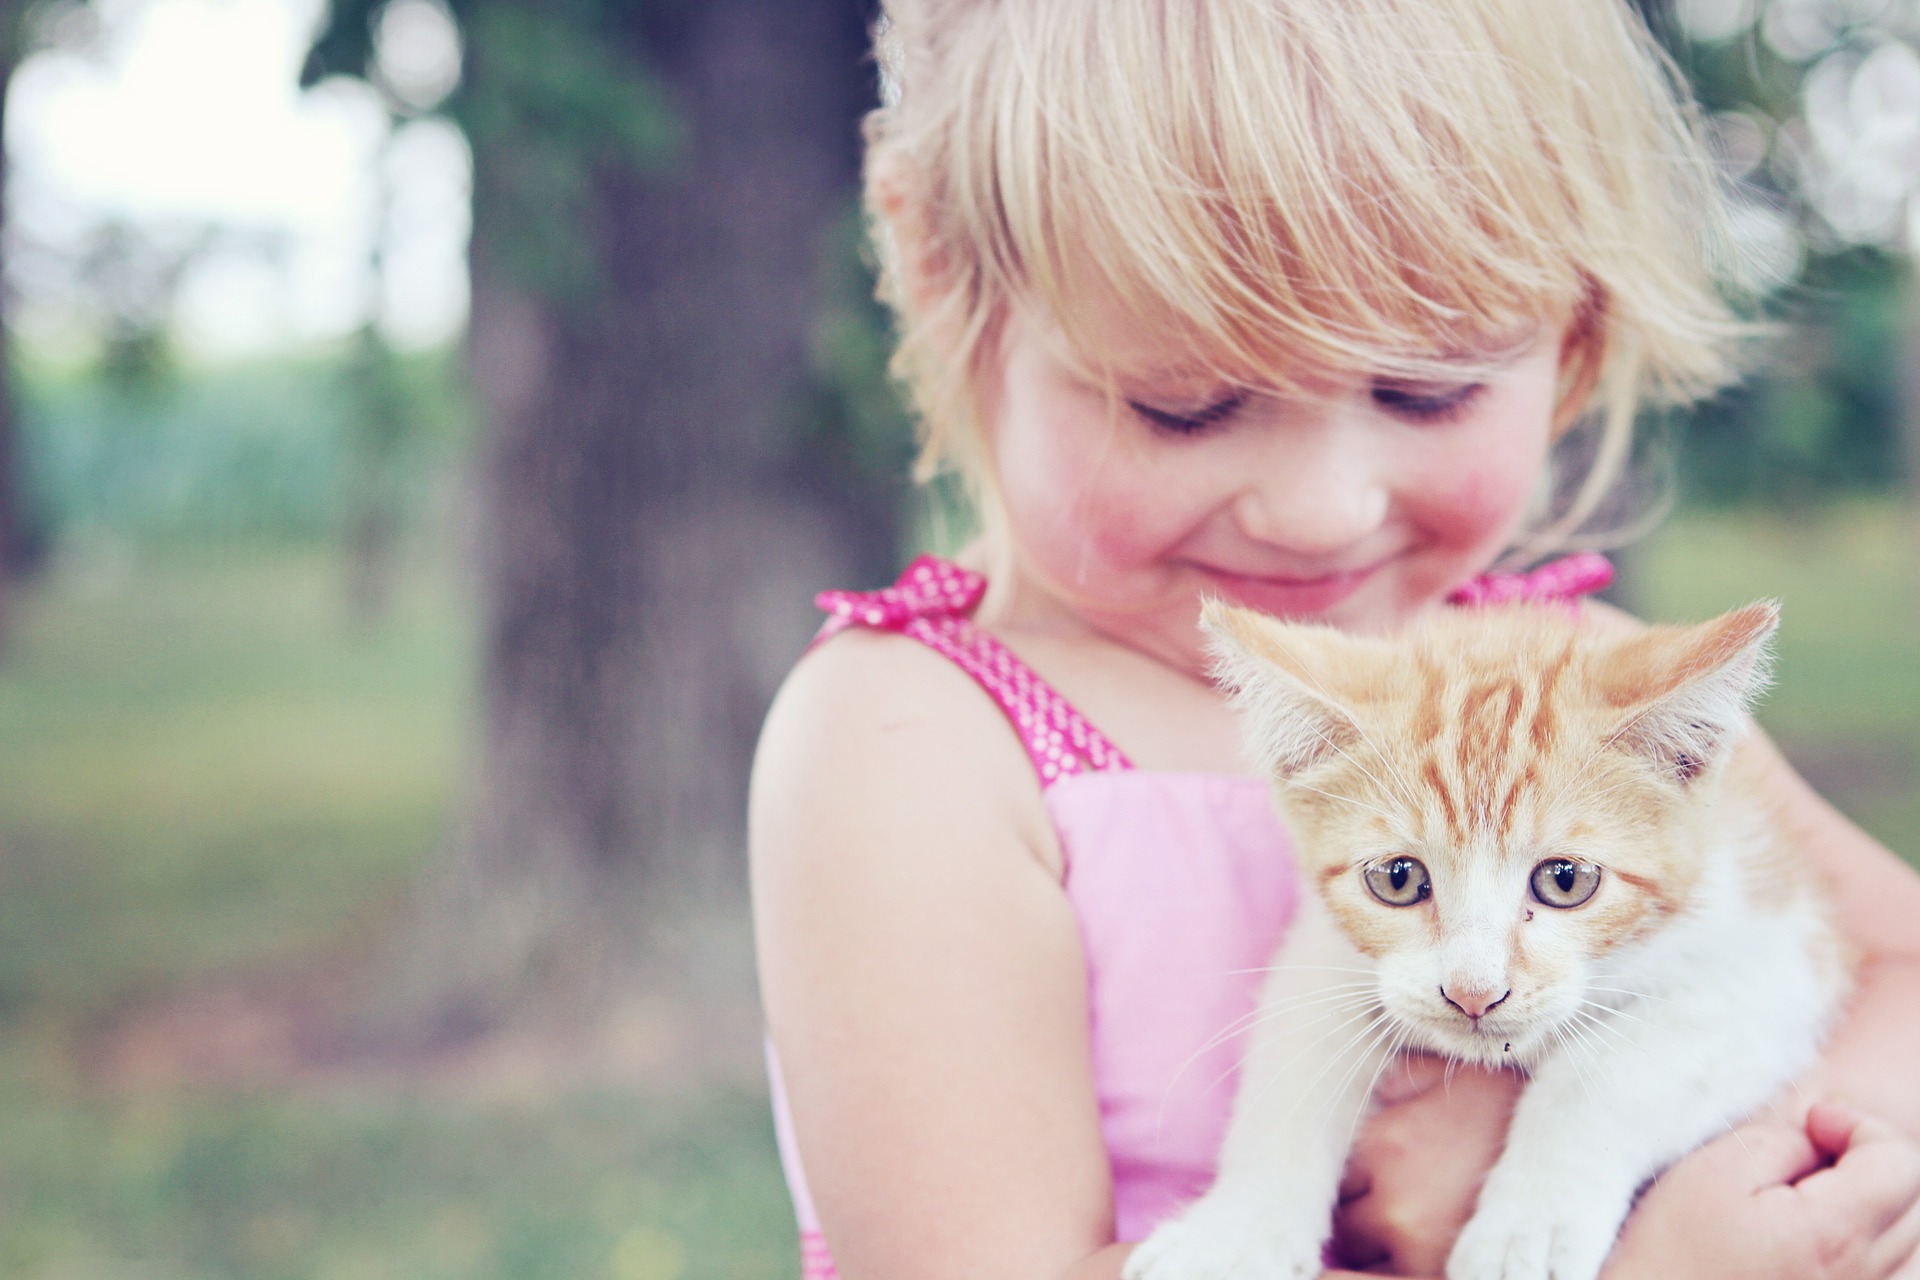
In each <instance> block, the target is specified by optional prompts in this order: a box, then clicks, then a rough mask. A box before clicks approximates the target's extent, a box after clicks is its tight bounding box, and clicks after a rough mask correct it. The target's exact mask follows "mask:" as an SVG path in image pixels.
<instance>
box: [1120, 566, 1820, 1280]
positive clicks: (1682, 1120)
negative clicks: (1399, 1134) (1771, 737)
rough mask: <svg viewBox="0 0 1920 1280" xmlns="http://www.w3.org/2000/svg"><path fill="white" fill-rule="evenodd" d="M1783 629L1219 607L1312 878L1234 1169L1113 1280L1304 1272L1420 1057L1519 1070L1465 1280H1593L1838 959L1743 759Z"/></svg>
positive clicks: (1786, 1054) (1251, 1068) (1804, 1048)
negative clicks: (1398, 625) (1377, 1125)
mask: <svg viewBox="0 0 1920 1280" xmlns="http://www.w3.org/2000/svg"><path fill="white" fill-rule="evenodd" d="M1777 621H1778V609H1777V608H1776V606H1774V605H1772V604H1770V603H1761V604H1754V605H1749V606H1748V607H1746V608H1744V609H1739V610H1736V611H1734V612H1732V613H1729V614H1726V615H1725V616H1723V617H1720V618H1716V619H1714V620H1712V621H1710V622H1705V623H1701V624H1699V625H1697V626H1688V627H1654V628H1651V629H1648V630H1646V631H1644V632H1640V633H1638V634H1633V635H1624V636H1622V635H1603V634H1600V633H1598V632H1597V631H1596V630H1595V629H1594V628H1588V627H1581V626H1578V625H1576V621H1575V619H1574V617H1573V615H1572V613H1571V612H1570V611H1569V610H1566V609H1563V608H1541V607H1529V606H1510V607H1504V608H1494V609H1486V610H1447V611H1444V612H1440V613H1436V614H1434V615H1433V616H1432V617H1431V618H1430V619H1428V620H1426V621H1424V622H1422V623H1420V624H1418V625H1417V626H1416V627H1415V628H1414V629H1413V630H1412V631H1411V632H1410V633H1409V634H1407V635H1404V636H1401V637H1398V638H1396V639H1391V640H1389V639H1379V638H1367V637H1358V636H1351V635H1346V634H1343V633H1341V632H1338V631H1335V630H1332V629H1329V628H1325V627H1316V626H1307V625H1299V624H1289V623H1283V622H1280V621H1278V620H1276V619H1272V618H1268V617H1264V616H1262V615H1260V614H1257V613H1252V612H1248V611H1245V610H1239V609H1233V608H1228V607H1226V606H1223V605H1219V604H1217V603H1216V604H1209V605H1208V606H1207V608H1206V611H1205V614H1204V617H1203V625H1204V626H1205V627H1206V628H1207V629H1208V631H1209V632H1210V633H1211V634H1212V636H1213V637H1214V647H1215V653H1216V655H1217V657H1218V661H1219V667H1218V671H1219V675H1220V677H1221V679H1222V680H1223V681H1224V682H1225V683H1226V684H1227V685H1228V686H1229V687H1231V688H1232V689H1233V690H1234V691H1235V697H1236V699H1237V701H1238V703H1239V706H1240V709H1241V711H1242V713H1243V718H1244V720H1245V722H1246V728H1247V733H1248V739H1249V743H1250V745H1251V747H1252V750H1253V753H1254V755H1255V757H1256V758H1257V760H1258V763H1259V765H1260V766H1261V768H1262V769H1263V770H1265V771H1266V772H1267V773H1268V774H1269V775H1270V776H1271V777H1272V778H1273V779H1274V794H1275V799H1276V803H1277V805H1278V807H1279V810H1280V813H1281V816H1282V818H1283V819H1284V821H1285V823H1286V825H1287V828H1288V830H1289V831H1290V832H1291V834H1292V836H1293V839H1294V856H1295V858H1296V860H1297V861H1298V863H1299V866H1300V871H1301V875H1302V877H1303V879H1304V881H1305V882H1306V884H1308V885H1310V886H1312V887H1313V889H1314V890H1316V891H1315V892H1307V893H1304V894H1303V895H1302V904H1301V908H1300V912H1299V915H1298V917H1297V918H1296V920H1295V921H1294V923H1293V926H1292V928H1291V930H1290V931H1289V934H1288V937H1287V940H1286V943H1285V945H1284V947H1283V948H1282V951H1281V954H1280V955H1279V956H1278V957H1277V958H1276V961H1275V966H1274V968H1273V970H1272V972H1271V973H1270V974H1269V976H1268V978H1267V979H1266V982H1265V985H1264V988H1263V990H1262V993H1261V998H1260V1003H1259V1006H1258V1008H1257V1011H1256V1013H1255V1014H1254V1015H1253V1017H1252V1018H1251V1019H1250V1021H1251V1023H1252V1027H1251V1031H1250V1033H1249V1038H1248V1052H1247V1056H1246V1059H1245V1064H1244V1068H1243V1074H1242V1081H1241V1085H1240V1092H1239V1095H1238V1097H1237V1099H1236V1101H1235V1107H1234V1113H1233V1118H1232V1121H1231V1123H1230V1125H1229V1128H1228V1131H1227V1136H1226V1139H1225V1143H1224V1145H1223V1147H1222V1150H1221V1155H1220V1167H1219V1175H1218V1178H1217V1180H1216V1182H1215V1184H1214V1186H1213V1188H1212V1189H1211V1190H1210V1191H1209V1192H1208V1193H1207V1194H1206V1195H1205V1196H1204V1197H1203V1198H1201V1199H1200V1200H1199V1201H1198V1202H1196V1203H1195V1204H1194V1205H1192V1206H1190V1207H1189V1208H1188V1209H1187V1210H1186V1211H1185V1212H1184V1213H1183V1214H1182V1215H1180V1216H1179V1217H1176V1218H1175V1219H1173V1220H1171V1221H1170V1222H1168V1223H1166V1224H1164V1225H1163V1226H1162V1227H1161V1228H1160V1229H1159V1230H1157V1231H1156V1232H1155V1233H1154V1234H1153V1235H1152V1236H1151V1237H1149V1239H1148V1240H1147V1241H1146V1242H1145V1243H1144V1244H1143V1245H1142V1246H1141V1247H1140V1248H1139V1249H1137V1250H1136V1251H1135V1252H1134V1254H1133V1256H1132V1258H1131V1259H1130V1261H1129V1262H1128V1264H1127V1267H1126V1271H1125V1275H1126V1277H1127V1280H1215V1278H1224V1277H1228V1276H1231V1277H1235V1278H1236V1280H1282V1278H1284V1280H1295V1278H1305V1277H1314V1276H1318V1275H1319V1274H1320V1271H1321V1249H1322V1244H1323V1242H1324V1241H1325V1240H1326V1239H1327V1237H1328V1235H1329V1232H1330V1225H1331V1217H1332V1210H1333V1206H1334V1202H1335V1198H1336V1195H1337V1191H1338V1186H1339V1181H1340V1175H1341V1170H1342V1166H1343V1164H1344V1162H1345V1158H1346V1153H1347V1148H1348V1146H1349V1145H1350V1143H1351V1140H1352V1135H1353V1131H1354V1129H1355V1127H1356V1126H1357V1125H1358V1123H1359V1121H1360V1119H1361V1118H1362V1115H1363V1113H1364V1111H1365V1110H1366V1108H1367V1106H1368V1105H1369V1097H1370V1094H1371V1092H1372V1087H1373V1084H1374V1082H1375V1080H1376V1079H1377V1077H1378V1075H1379V1073H1380V1071H1381V1070H1382V1069H1383V1067H1384V1065H1385V1064H1386V1063H1387V1061H1388V1060H1389V1059H1390V1058H1391V1057H1392V1055H1393V1054H1395V1053H1396V1052H1398V1051H1400V1050H1402V1049H1424V1050H1428V1051H1431V1052H1435V1053H1440V1054H1444V1055H1448V1056H1449V1057H1451V1058H1455V1059H1460V1060H1463V1061H1471V1062H1479V1063H1489V1064H1497V1065H1511V1066H1515V1067H1519V1068H1521V1069H1523V1070H1525V1071H1526V1072H1527V1073H1528V1076H1529V1079H1528V1083H1527V1085H1526V1087H1525V1089H1524V1091H1523V1092H1522V1094H1521V1097H1520V1101H1519V1104H1518V1106H1517V1108H1516V1110H1515V1112H1514V1116H1513V1123H1512V1128H1511V1130H1510V1131H1509V1134H1508V1138H1507V1144H1506V1148H1505V1151H1504V1152H1503V1153H1502V1155H1501V1157H1500V1159H1499V1161H1498V1163H1497V1164H1495V1166H1494V1168H1493V1170H1492V1172H1491V1173H1490V1174H1489V1175H1488V1177H1487V1180H1486V1182H1485V1184H1484V1186H1483V1187H1482V1189H1481V1192H1480V1197H1479V1201H1478V1204H1477V1207H1476V1209H1475V1212H1474V1215H1473V1217H1472V1219H1471V1221H1469V1222H1468V1224H1467V1226H1466V1229H1465V1230H1464V1231H1463V1232H1462V1233H1461V1236H1460V1238H1459V1241H1458V1243H1457V1244H1456V1245H1455V1246H1454V1249H1453V1252H1452V1255H1451V1257H1450V1259H1449V1261H1448V1263H1447V1277H1448V1280H1594V1277H1595V1276H1597V1275H1598V1273H1599V1271H1600V1267H1601V1264H1602V1262H1603V1261H1604V1260H1605V1258H1606V1255H1607V1252H1608V1250H1609V1249H1610V1248H1611V1246H1612V1244H1613V1241H1614V1238H1615V1236H1616V1235H1617V1233H1618V1231H1619V1228H1620V1224H1621V1222H1622V1221H1623V1219H1624V1218H1625V1217H1626V1214H1627V1211H1628V1209H1629V1208H1630V1207H1631V1205H1632V1202H1633V1198H1634V1195H1635V1194H1636V1192H1637V1190H1638V1189H1639V1188H1640V1187H1641V1186H1642V1185H1643V1184H1644V1183H1645V1182H1646V1181H1647V1180H1648V1179H1649V1178H1651V1177H1653V1176H1654V1175H1655V1174H1657V1173H1659V1172H1660V1171H1661V1170H1662V1169H1663V1168H1665V1167H1666V1166H1667V1165H1669V1164H1671V1163H1672V1162H1673V1161H1675V1160H1676V1159H1678V1158H1679V1157H1680V1156H1682V1155H1685V1154H1686V1153H1687V1152H1688V1151H1691V1150H1692V1149H1693V1148H1695V1147H1697V1146H1699V1145H1700V1144H1701V1143H1702V1142H1704V1141H1706V1140H1707V1139H1709V1138H1711V1137H1713V1136H1714V1135H1716V1134H1718V1133H1720V1132H1722V1131H1724V1130H1725V1129H1726V1128H1727V1127H1728V1126H1729V1125H1732V1124H1736V1123H1738V1122H1739V1121H1740V1120H1741V1119H1743V1118H1744V1117H1745V1116H1747V1115H1748V1114H1750V1113H1751V1112H1752V1111H1754V1110H1755V1109H1756V1108H1758V1107H1760V1106H1761V1105H1763V1104H1764V1103H1766V1102H1767V1101H1769V1100H1770V1099H1771V1098H1772V1097H1774V1095H1776V1094H1777V1093H1779V1092H1780V1091H1781V1090H1782V1089H1784V1088H1785V1087H1786V1086H1787V1085H1788V1084H1789V1083H1790V1082H1791V1081H1792V1080H1793V1078H1794V1077H1795V1076H1796V1075H1798V1074H1799V1073H1800V1072H1802V1071H1803V1070H1805V1069H1806V1068H1807V1067H1808V1066H1809V1065H1811V1063H1812V1062H1813V1061H1814V1059H1815V1057H1816V1054H1817V1052H1818V1049H1819V1046H1820V1043H1821V1040H1822V1038H1823V1037H1824V1035H1825V1034H1826V1032H1827V1029H1828V1028H1829V1026H1830V1025H1831V1024H1832V1022H1833V1021H1834V1019H1835V1017H1836V1016H1837V1014H1838V1013H1839V1012H1840V1010H1841V1008H1842V1005H1843V1003H1844V1000H1845V998H1846V995H1847V992H1848V989H1849V981H1850V979H1849V962H1848V959H1847V953H1846V949H1845V945H1844V943H1843V942H1842V940H1841V938H1840V935H1839V934H1838V932H1837V931H1836V929H1835V927H1834V925H1833V922H1832V919H1831V915H1830V911H1829V908H1828V905H1827V903H1826V901H1825V898H1824V895H1823V893H1822V891H1821V887H1820V885H1819V884H1818V882H1817V880H1816V878H1815V877H1814V875H1813V874H1812V872H1811V871H1810V869H1809V867H1808V864H1807V862H1806V861H1805V859H1804V858H1803V857H1802V855H1801V852H1800V850H1799V849H1797V848H1796V847H1795V846H1794V843H1793V839H1792V837H1791V836H1790V834H1789V829H1788V827H1787V825H1786V824H1785V823H1784V822H1783V821H1782V819H1781V818H1780V816H1779V814H1778V813H1777V812H1776V810H1775V807H1774V803H1773V801H1772V798H1771V797H1770V796H1769V795H1768V794H1767V791H1766V784H1765V771H1764V762H1763V760H1762V758H1761V753H1760V752H1759V751H1757V750H1749V749H1742V748H1741V747H1740V745H1739V744H1740V742H1741V740H1742V738H1743V737H1745V736H1746V735H1747V734H1748V733H1749V732H1750V721H1749V718H1748V715H1747V707H1748V704H1749V703H1750V701H1751V699H1752V698H1753V696H1754V695H1755V694H1756V693H1757V692H1758V691H1759V689H1760V688H1761V687H1762V686H1763V685H1764V683H1765V681H1766V671H1767V645H1768V642H1769V640H1770V638H1771V636H1772V635H1773V632H1774V628H1775V626H1776V623H1777ZM1408 859H1412V860H1415V862H1414V863H1409V862H1408V861H1407V860H1408ZM1415 863H1417V866H1416V865H1415ZM1370 873H1371V875H1370ZM1422 877H1424V885H1425V887H1424V888H1422V882H1423V881H1422ZM1370 885H1371V886H1372V887H1370ZM1589 888H1591V889H1592V892H1591V896H1589V897H1586V898H1585V899H1584V900H1582V901H1578V902H1574V901H1573V900H1574V899H1576V898H1578V897H1579V896H1580V895H1581V894H1582V893H1584V892H1586V891H1587V889H1589ZM1376 890H1378V892H1376ZM1382 895H1384V896H1382ZM1389 898H1392V899H1397V900H1402V901H1405V902H1406V903H1407V905H1399V906H1396V905H1390V903H1389V901H1388V900H1387V899H1389ZM1556 903H1558V904H1559V905H1555V904H1556Z"/></svg>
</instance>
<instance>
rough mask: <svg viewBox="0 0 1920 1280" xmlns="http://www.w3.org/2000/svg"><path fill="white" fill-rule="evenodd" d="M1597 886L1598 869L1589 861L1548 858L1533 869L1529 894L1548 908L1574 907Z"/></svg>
mask: <svg viewBox="0 0 1920 1280" xmlns="http://www.w3.org/2000/svg"><path fill="white" fill-rule="evenodd" d="M1599 887H1600V868H1598V867H1596V866H1594V865H1593V864H1592V863H1591V862H1574V861H1573V860H1571V859H1569V858H1548V859H1547V860H1546V861H1545V862H1543V863H1541V864H1540V865H1539V866H1537V867H1535V868H1534V869H1533V896H1534V897H1536V898H1538V899H1539V900H1540V901H1541V902H1543V903H1545V904H1546V905H1547V906H1549V907H1577V906H1579V905H1580V904H1581V903H1583V902H1585V901H1586V900H1587V899H1588V898H1591V897H1592V896H1593V892H1594V890H1596V889H1598V888H1599Z"/></svg>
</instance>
